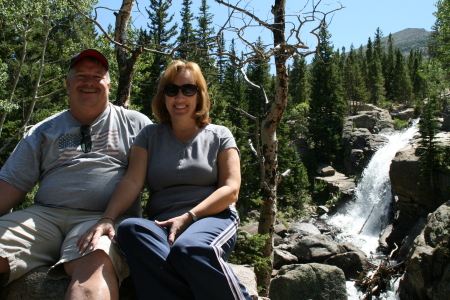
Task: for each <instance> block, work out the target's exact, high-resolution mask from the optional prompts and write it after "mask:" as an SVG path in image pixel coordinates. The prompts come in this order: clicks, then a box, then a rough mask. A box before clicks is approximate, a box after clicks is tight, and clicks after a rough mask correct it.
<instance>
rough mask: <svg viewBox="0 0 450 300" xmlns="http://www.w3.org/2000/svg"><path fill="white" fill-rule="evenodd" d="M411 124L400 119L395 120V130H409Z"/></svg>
mask: <svg viewBox="0 0 450 300" xmlns="http://www.w3.org/2000/svg"><path fill="white" fill-rule="evenodd" d="M408 126H409V122H408V121H405V120H400V119H394V129H395V130H402V129H405V128H408Z"/></svg>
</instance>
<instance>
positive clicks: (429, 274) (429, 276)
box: [400, 201, 450, 300]
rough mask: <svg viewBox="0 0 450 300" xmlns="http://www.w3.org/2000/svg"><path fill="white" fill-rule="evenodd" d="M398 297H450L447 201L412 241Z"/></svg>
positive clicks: (449, 211) (442, 299)
mask: <svg viewBox="0 0 450 300" xmlns="http://www.w3.org/2000/svg"><path fill="white" fill-rule="evenodd" d="M400 296H401V299H403V300H409V299H411V300H422V299H436V300H437V299H439V300H448V299H450V201H448V202H446V203H445V204H443V205H442V206H441V207H439V209H437V210H436V211H435V212H434V213H432V214H431V215H430V216H429V218H428V223H427V224H426V226H425V228H424V229H423V230H422V232H421V233H420V235H419V236H417V238H416V239H415V240H414V245H413V248H412V249H411V251H410V253H409V257H408V260H407V264H406V270H405V274H404V275H403V277H402V279H401V281H400Z"/></svg>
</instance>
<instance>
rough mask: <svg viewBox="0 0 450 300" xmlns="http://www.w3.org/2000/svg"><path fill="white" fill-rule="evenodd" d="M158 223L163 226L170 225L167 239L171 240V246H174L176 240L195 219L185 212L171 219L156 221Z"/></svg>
mask: <svg viewBox="0 0 450 300" xmlns="http://www.w3.org/2000/svg"><path fill="white" fill-rule="evenodd" d="M155 223H156V225H159V226H161V227H170V229H169V237H168V238H167V241H168V242H169V245H170V247H172V245H173V243H174V242H175V240H176V239H177V238H178V237H179V236H180V235H181V234H182V233H183V232H184V231H185V230H186V229H187V228H188V227H189V226H190V225H191V224H192V223H194V220H192V217H191V216H190V215H189V214H188V213H185V214H183V215H181V216H178V217H175V218H172V219H169V220H167V221H162V222H160V221H155Z"/></svg>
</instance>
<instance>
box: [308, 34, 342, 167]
mask: <svg viewBox="0 0 450 300" xmlns="http://www.w3.org/2000/svg"><path fill="white" fill-rule="evenodd" d="M319 36H320V42H321V43H320V46H319V49H318V53H317V54H316V55H315V56H314V59H313V61H312V68H311V79H312V82H311V91H312V92H311V101H310V114H309V115H310V118H309V120H310V121H309V134H310V138H311V140H312V142H313V143H312V147H313V149H314V154H315V157H316V161H317V162H323V163H331V164H334V163H337V162H338V159H337V158H338V157H339V151H340V149H341V146H340V143H339V140H340V135H341V133H342V128H343V122H344V115H345V113H346V111H347V105H346V102H345V100H344V97H343V90H342V83H341V82H342V80H341V78H339V76H338V75H339V71H338V68H337V66H336V63H335V62H334V52H333V45H332V44H331V41H330V37H331V35H330V34H329V33H328V30H327V29H326V28H325V27H324V28H322V30H321V31H320V35H319Z"/></svg>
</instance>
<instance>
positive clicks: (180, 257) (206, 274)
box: [167, 210, 252, 300]
mask: <svg viewBox="0 0 450 300" xmlns="http://www.w3.org/2000/svg"><path fill="white" fill-rule="evenodd" d="M238 223H239V219H238V217H237V215H236V213H235V212H232V211H229V210H226V211H224V212H222V213H220V214H217V215H214V216H210V217H206V218H203V219H200V220H198V221H197V222H195V223H193V224H192V225H191V226H189V228H187V229H186V231H185V232H183V233H182V234H181V236H179V237H178V239H177V240H176V241H175V243H174V244H173V246H172V249H171V250H170V254H169V255H168V257H167V262H168V263H169V264H170V265H171V266H172V267H173V268H175V269H176V270H177V271H178V273H179V274H181V275H182V276H183V278H185V280H186V281H187V283H188V284H189V287H190V289H191V290H192V292H193V293H194V295H195V299H196V300H203V299H205V300H206V299H208V300H210V299H214V300H222V299H223V300H231V299H252V298H251V297H250V296H249V295H248V293H247V291H246V290H245V287H244V286H243V285H242V284H241V283H240V282H239V280H238V279H237V277H236V275H235V274H234V273H233V271H232V269H231V268H230V267H229V266H228V265H227V264H226V262H225V260H226V259H227V258H228V257H229V256H230V254H231V252H232V251H233V248H234V245H235V243H236V236H237V234H236V233H237V226H238Z"/></svg>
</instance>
